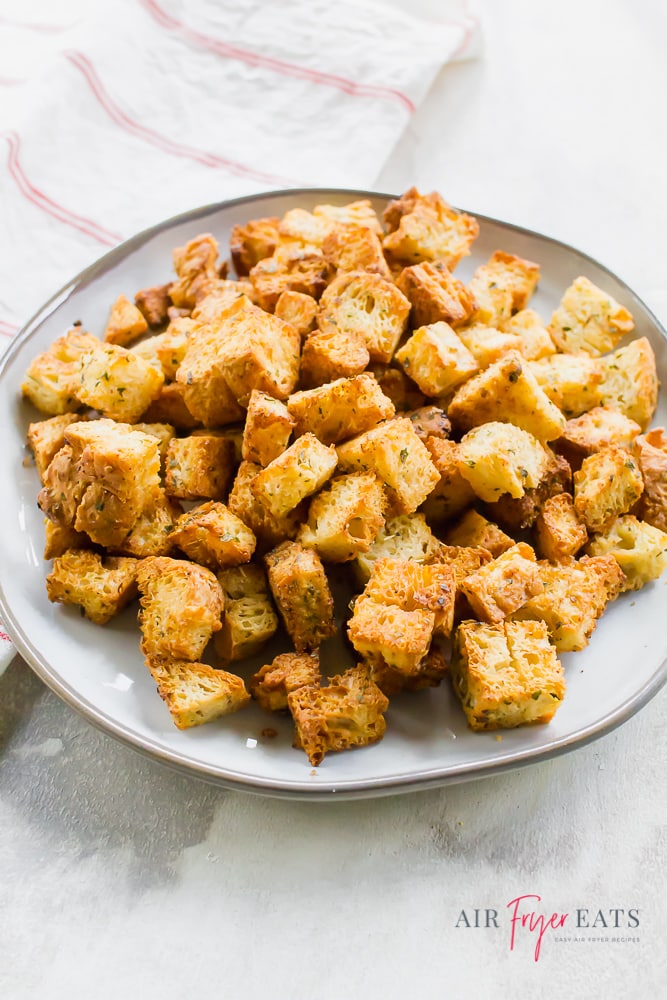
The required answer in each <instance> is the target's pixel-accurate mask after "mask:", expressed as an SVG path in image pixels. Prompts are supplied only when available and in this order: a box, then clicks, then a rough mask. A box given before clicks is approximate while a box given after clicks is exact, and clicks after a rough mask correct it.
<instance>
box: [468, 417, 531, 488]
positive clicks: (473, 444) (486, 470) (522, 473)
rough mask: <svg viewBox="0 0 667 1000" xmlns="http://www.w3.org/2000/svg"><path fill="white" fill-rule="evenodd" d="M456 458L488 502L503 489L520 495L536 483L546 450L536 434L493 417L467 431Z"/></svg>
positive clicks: (470, 481) (471, 483)
mask: <svg viewBox="0 0 667 1000" xmlns="http://www.w3.org/2000/svg"><path fill="white" fill-rule="evenodd" d="M456 462H457V465H458V468H459V472H460V473H461V475H462V476H463V478H464V479H466V480H467V481H468V482H469V483H470V485H471V487H472V489H473V490H474V492H475V493H476V494H477V496H478V497H480V499H482V500H487V501H489V502H492V501H494V500H497V499H498V497H499V496H501V495H502V494H503V493H509V494H510V496H513V497H522V496H523V495H524V494H525V492H526V489H529V488H533V487H535V486H538V485H539V484H540V482H541V481H542V479H543V477H544V475H545V473H546V471H547V467H548V458H547V453H546V451H545V450H544V447H543V446H542V445H541V444H540V442H539V441H538V440H537V438H534V437H533V435H532V434H529V433H528V431H524V430H522V429H521V428H520V427H515V426H514V424H502V423H499V422H497V421H492V422H490V423H488V424H481V426H479V427H473V429H472V430H471V431H468V433H467V434H465V435H464V437H463V438H462V439H461V443H460V444H459V446H458V451H457V456H456Z"/></svg>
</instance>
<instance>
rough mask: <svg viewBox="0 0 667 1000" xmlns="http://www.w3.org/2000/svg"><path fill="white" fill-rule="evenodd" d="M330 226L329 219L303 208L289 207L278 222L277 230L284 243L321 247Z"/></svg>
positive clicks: (331, 225)
mask: <svg viewBox="0 0 667 1000" xmlns="http://www.w3.org/2000/svg"><path fill="white" fill-rule="evenodd" d="M332 227H333V223H332V222H331V220H330V219H326V218H324V217H322V216H317V215H315V213H314V212H308V211H306V209H305V208H290V209H289V211H287V212H285V214H284V215H283V217H282V219H281V220H280V222H279V223H278V232H279V233H280V235H281V237H282V239H283V241H284V243H285V244H290V245H291V244H301V245H302V246H308V247H321V246H322V243H323V242H324V239H325V237H326V236H327V234H328V233H329V232H330V231H331V229H332Z"/></svg>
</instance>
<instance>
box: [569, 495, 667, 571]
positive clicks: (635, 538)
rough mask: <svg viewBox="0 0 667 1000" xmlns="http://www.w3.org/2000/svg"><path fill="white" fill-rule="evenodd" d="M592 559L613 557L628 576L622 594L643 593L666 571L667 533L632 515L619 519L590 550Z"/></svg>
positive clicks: (598, 536)
mask: <svg viewBox="0 0 667 1000" xmlns="http://www.w3.org/2000/svg"><path fill="white" fill-rule="evenodd" d="M588 551H589V552H590V553H591V555H593V556H604V555H612V556H613V557H614V559H615V560H616V562H617V563H618V565H619V566H620V567H621V569H622V570H623V573H624V574H625V583H624V584H623V586H622V588H621V589H622V590H640V589H641V587H643V586H644V584H646V583H649V582H650V581H651V580H657V579H658V577H659V576H661V575H662V574H663V573H664V572H665V570H666V569H667V532H664V531H661V530H660V528H655V527H654V526H653V525H651V524H646V523H645V522H644V521H638V520H637V518H636V517H633V515H632V514H626V515H625V517H618V518H616V520H615V521H614V522H613V523H612V525H611V527H609V528H608V529H607V530H606V531H605V532H604V534H599V535H596V536H595V537H594V538H593V539H592V540H591V543H590V545H589V546H588Z"/></svg>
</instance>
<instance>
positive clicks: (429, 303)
mask: <svg viewBox="0 0 667 1000" xmlns="http://www.w3.org/2000/svg"><path fill="white" fill-rule="evenodd" d="M396 287H397V288H400V290H401V291H402V292H403V294H404V295H405V297H406V298H407V299H408V300H409V302H410V305H411V306H412V323H413V326H416V327H419V326H429V325H431V324H433V323H439V322H440V321H443V322H445V323H450V324H451V325H452V326H454V325H455V324H458V323H465V322H466V320H468V319H470V317H471V316H472V314H473V312H474V311H475V309H476V307H477V304H476V302H475V300H474V298H473V297H472V295H471V294H470V292H469V291H468V289H467V288H466V286H465V285H464V284H463V282H462V281H459V280H458V278H455V277H454V275H453V274H452V273H451V271H450V270H449V268H448V267H446V265H445V264H443V263H442V262H441V261H438V262H436V263H434V264H431V263H424V264H413V265H412V267H406V268H404V269H403V270H402V271H401V273H400V274H399V276H398V278H397V279H396Z"/></svg>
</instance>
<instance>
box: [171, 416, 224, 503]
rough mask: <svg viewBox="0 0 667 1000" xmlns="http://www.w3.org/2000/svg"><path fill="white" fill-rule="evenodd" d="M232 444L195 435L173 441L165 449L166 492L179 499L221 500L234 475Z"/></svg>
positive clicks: (216, 436) (217, 437) (214, 436)
mask: <svg viewBox="0 0 667 1000" xmlns="http://www.w3.org/2000/svg"><path fill="white" fill-rule="evenodd" d="M234 465H235V455H234V445H233V443H232V441H230V440H229V438H227V437H223V436H222V435H221V434H215V432H213V431H209V432H207V433H194V434H191V435H190V437H185V438H172V440H171V441H170V442H169V447H168V449H167V461H166V472H165V489H166V491H167V493H168V494H169V496H172V497H180V498H181V499H182V500H198V499H202V498H204V499H209V500H223V499H224V497H225V495H226V493H227V490H228V488H229V484H230V482H231V479H232V476H233V474H234Z"/></svg>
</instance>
